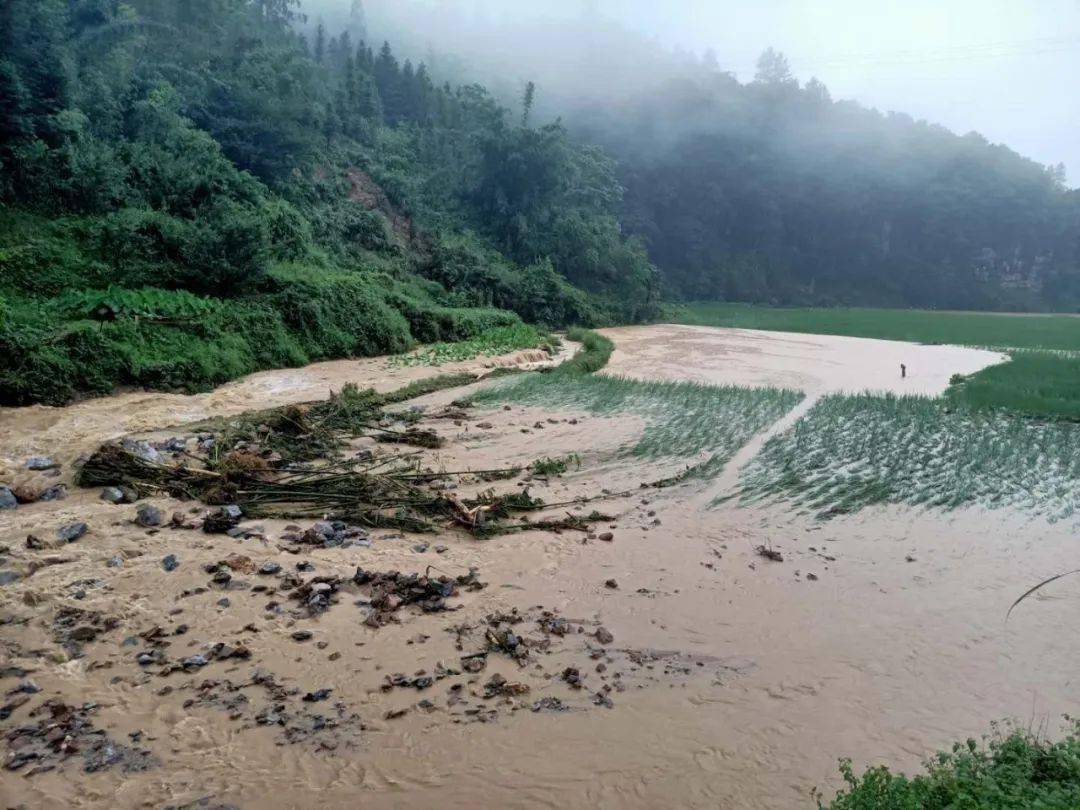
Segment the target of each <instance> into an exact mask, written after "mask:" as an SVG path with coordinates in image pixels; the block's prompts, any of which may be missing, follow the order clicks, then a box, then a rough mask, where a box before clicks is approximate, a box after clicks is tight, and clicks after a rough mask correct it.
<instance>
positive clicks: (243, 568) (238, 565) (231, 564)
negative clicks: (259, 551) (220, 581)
mask: <svg viewBox="0 0 1080 810" xmlns="http://www.w3.org/2000/svg"><path fill="white" fill-rule="evenodd" d="M218 565H223V566H225V567H226V568H228V569H229V570H230V571H234V572H236V573H238V574H254V573H255V563H254V562H252V560H251V557H247V556H245V555H243V554H230V555H229V556H228V557H226V558H225V559H224V560H222V561H221V562H220V563H218Z"/></svg>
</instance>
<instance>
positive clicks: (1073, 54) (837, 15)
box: [308, 0, 1080, 186]
mask: <svg viewBox="0 0 1080 810" xmlns="http://www.w3.org/2000/svg"><path fill="white" fill-rule="evenodd" d="M311 3H322V4H335V3H340V4H341V6H344V5H345V4H346V0H309V2H308V5H310V4H311ZM365 4H366V5H367V6H368V8H369V15H370V16H371V17H372V18H373V19H379V18H382V19H384V20H392V21H393V22H394V23H396V24H397V25H398V26H400V27H401V28H402V29H403V30H404V29H409V30H410V33H414V34H416V35H417V36H423V37H428V40H429V41H431V42H432V43H433V44H434V45H435V46H436V47H437V48H439V49H448V50H455V49H457V50H458V51H459V52H462V53H463V54H464V55H465V56H467V57H468V56H469V54H470V50H471V51H472V52H473V53H478V52H480V51H482V50H484V49H488V48H490V47H497V46H498V43H499V32H500V31H504V32H505V31H507V30H509V29H513V30H515V31H516V32H517V34H518V35H520V33H521V32H522V30H523V29H524V30H528V29H529V28H532V27H533V26H536V28H537V29H543V26H542V25H537V24H538V23H539V22H540V21H541V20H542V19H544V18H547V19H552V18H560V19H561V20H563V21H566V20H580V21H582V24H583V25H587V24H588V23H587V22H586V20H587V19H588V18H589V16H590V15H600V16H601V17H606V18H609V19H610V18H615V19H617V20H618V21H620V22H621V23H622V24H623V25H624V26H626V27H628V28H631V29H633V30H635V31H638V32H640V33H643V34H645V35H647V36H649V37H654V38H656V39H657V40H659V41H660V42H661V43H663V44H664V45H665V46H666V47H668V48H675V47H681V48H683V49H685V50H688V51H692V52H694V53H697V54H701V53H702V52H703V51H704V50H705V49H707V48H710V47H711V48H713V49H714V50H715V51H716V52H717V56H718V58H719V61H720V66H721V68H723V69H724V70H729V71H731V72H733V73H735V74H737V75H738V77H739V78H740V79H741V80H743V81H748V80H749V79H750V78H751V77H752V76H753V72H754V62H755V60H756V58H757V55H758V54H759V53H760V52H761V51H762V50H763V49H764V48H765V47H767V46H769V45H772V46H775V47H777V48H779V49H780V50H782V51H784V52H785V53H786V54H787V55H788V57H789V59H790V60H791V63H792V68H793V70H794V72H795V73H796V75H797V76H798V77H799V78H800V79H801V80H803V81H805V80H806V79H809V78H810V77H811V76H817V77H818V78H820V79H821V80H822V81H824V82H825V84H826V85H828V87H829V89H830V90H831V91H832V94H833V96H834V98H853V99H856V100H858V101H860V102H862V103H863V104H865V105H867V106H872V107H876V108H878V109H880V110H882V111H889V110H898V111H903V112H907V113H910V114H911V115H913V116H914V117H916V118H925V119H927V120H929V121H933V122H936V123H940V124H944V125H945V126H947V127H948V128H950V129H952V130H954V131H956V132H958V133H960V134H963V133H966V132H969V131H971V130H976V131H978V132H980V133H982V134H983V135H985V136H986V137H987V138H988V139H990V140H991V141H994V142H1000V143H1005V144H1007V145H1008V146H1010V147H1012V148H1013V149H1015V150H1016V151H1018V152H1020V153H1021V154H1023V155H1026V156H1028V157H1031V158H1034V159H1035V160H1037V161H1039V162H1040V163H1044V164H1057V163H1059V162H1061V163H1065V165H1066V167H1067V169H1068V170H1069V184H1070V185H1072V186H1080V89H1078V87H1077V84H1078V81H1080V0H903V1H900V0H744V1H743V2H735V1H734V0H543V2H534V0H365ZM484 33H486V35H487V36H486V37H484ZM448 40H450V41H448ZM452 40H457V42H454V41H452ZM508 43H509V44H508ZM503 44H506V45H507V51H508V52H507V54H506V56H507V57H508V58H511V59H517V60H518V61H519V62H520V61H527V60H528V59H529V58H532V59H543V60H544V61H545V62H548V63H550V62H558V61H559V60H560V58H561V57H562V54H560V52H559V48H558V43H544V44H543V46H542V47H537V48H535V49H533V50H532V51H531V52H530V49H529V48H528V47H522V46H523V45H524V44H525V43H523V42H522V41H520V40H517V41H515V40H514V39H513V37H504V38H503ZM603 58H604V56H603V54H593V61H594V64H595V61H598V60H599V59H603ZM565 61H566V62H567V64H566V66H565V67H566V69H567V70H568V71H571V72H572V73H573V79H574V81H577V82H580V81H582V78H583V77H582V76H581V74H580V72H578V71H577V68H576V67H575V66H573V65H571V64H570V62H571V61H572V60H570V59H566V60H565ZM611 61H612V63H613V65H612V69H613V71H614V72H626V65H618V64H617V63H618V59H612V60H611ZM550 68H551V65H550V64H549V65H545V69H547V70H550ZM521 69H522V71H523V73H528V72H530V71H534V72H535V71H537V70H538V69H537V68H535V67H530V66H529V65H522V67H521ZM542 72H543V71H541V73H542ZM485 78H486V79H487V81H488V82H491V81H493V79H492V77H485ZM502 78H504V79H508V78H510V77H508V76H504V77H502ZM516 78H518V79H520V78H521V77H516ZM538 78H541V77H540V76H538ZM609 78H614V76H612V77H609ZM542 90H543V88H542Z"/></svg>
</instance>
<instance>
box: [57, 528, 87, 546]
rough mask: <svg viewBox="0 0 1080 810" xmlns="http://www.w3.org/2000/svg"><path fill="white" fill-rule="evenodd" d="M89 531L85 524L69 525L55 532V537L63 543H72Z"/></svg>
mask: <svg viewBox="0 0 1080 810" xmlns="http://www.w3.org/2000/svg"><path fill="white" fill-rule="evenodd" d="M89 529H90V527H89V526H87V525H86V524H85V523H69V524H68V525H66V526H61V527H60V528H59V529H57V530H56V536H57V537H58V538H60V539H61V540H63V541H64V542H65V543H74V542H75V541H76V540H78V539H79V538H80V537H82V536H83V535H84V534H86V532H87V531H88V530H89Z"/></svg>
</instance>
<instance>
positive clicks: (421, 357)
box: [393, 324, 553, 366]
mask: <svg viewBox="0 0 1080 810" xmlns="http://www.w3.org/2000/svg"><path fill="white" fill-rule="evenodd" d="M538 347H545V348H552V349H553V344H552V341H551V339H550V338H549V337H548V336H547V335H546V334H545V333H544V332H541V331H540V330H539V329H537V328H536V327H534V326H528V325H526V324H516V325H514V326H502V327H499V328H496V329H489V330H487V331H485V332H481V333H480V334H479V335H476V336H475V337H472V338H469V339H467V340H460V341H456V342H454V343H435V344H433V345H431V346H425V347H424V348H423V349H418V350H417V351H415V352H411V353H409V354H406V355H401V356H399V357H396V358H394V360H393V362H394V363H395V364H396V365H399V366H441V365H442V364H444V363H458V362H461V361H463V360H472V359H473V358H475V357H497V356H498V355H502V354H509V353H511V352H515V351H520V350H522V349H535V348H538Z"/></svg>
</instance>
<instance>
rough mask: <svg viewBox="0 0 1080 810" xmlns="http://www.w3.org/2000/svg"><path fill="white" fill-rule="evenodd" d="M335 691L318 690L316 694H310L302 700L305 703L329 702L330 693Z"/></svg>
mask: <svg viewBox="0 0 1080 810" xmlns="http://www.w3.org/2000/svg"><path fill="white" fill-rule="evenodd" d="M333 691H334V690H333V689H316V690H315V691H314V692H308V693H307V694H306V695H304V696H303V697H302V698H300V699H301V700H302V701H304V702H305V703H319V702H321V701H323V700H328V699H329V698H330V693H331V692H333Z"/></svg>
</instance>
